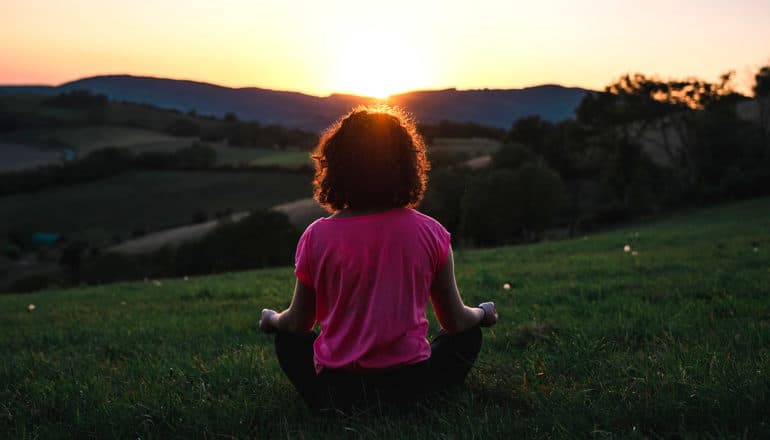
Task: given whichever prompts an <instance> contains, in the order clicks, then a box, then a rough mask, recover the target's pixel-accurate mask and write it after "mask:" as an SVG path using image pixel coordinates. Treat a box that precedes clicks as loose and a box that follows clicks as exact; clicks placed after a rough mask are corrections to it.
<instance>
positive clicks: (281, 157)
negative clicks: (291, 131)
mask: <svg viewBox="0 0 770 440" xmlns="http://www.w3.org/2000/svg"><path fill="white" fill-rule="evenodd" d="M250 164H251V165H257V166H270V165H272V166H277V167H282V168H290V169H298V168H300V167H302V166H303V165H308V166H310V165H312V164H313V162H312V160H311V159H310V153H309V152H307V151H272V152H270V153H267V154H264V155H263V156H261V157H258V158H256V159H254V160H252V161H251V162H250Z"/></svg>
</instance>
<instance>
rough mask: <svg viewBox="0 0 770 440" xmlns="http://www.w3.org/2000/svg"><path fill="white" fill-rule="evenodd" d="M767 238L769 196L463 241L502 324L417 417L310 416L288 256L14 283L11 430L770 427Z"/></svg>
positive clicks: (438, 434)
mask: <svg viewBox="0 0 770 440" xmlns="http://www.w3.org/2000/svg"><path fill="white" fill-rule="evenodd" d="M626 244H629V245H631V246H632V247H633V249H635V250H638V252H639V254H638V256H633V255H631V254H630V253H624V252H623V246H624V245H626ZM755 247H756V251H755V250H754V248H755ZM769 251H770V199H760V200H754V201H748V202H741V203H735V204H732V205H728V206H724V207H717V208H710V209H704V210H700V211H697V212H692V213H688V214H682V215H679V216H676V217H673V218H669V219H666V220H662V221H658V222H653V223H645V224H638V225H634V226H631V227H627V228H622V229H618V230H614V231H611V232H608V233H603V234H597V235H592V236H589V237H587V238H580V239H576V240H570V241H562V242H547V243H541V244H536V245H531V246H520V247H508V248H496V249H486V250H461V251H458V252H457V253H456V261H457V263H456V266H457V276H458V281H459V285H460V287H461V290H462V291H463V295H464V297H465V299H466V302H467V303H470V304H476V303H478V302H480V301H482V300H487V299H491V300H494V301H496V303H497V305H498V309H499V312H500V321H499V324H498V325H497V326H496V327H494V328H492V329H487V330H484V337H485V339H484V346H483V348H482V352H481V354H480V358H479V361H478V367H477V368H475V369H474V370H473V371H472V372H471V374H470V376H469V378H468V380H467V386H466V387H465V388H464V389H463V390H460V391H457V392H452V393H450V394H448V395H446V396H441V397H438V398H436V399H434V400H433V401H430V402H428V403H427V404H425V405H423V406H422V407H421V408H419V410H418V411H416V412H415V413H413V414H406V415H403V414H402V415H398V414H394V413H392V412H391V411H389V410H386V409H385V410H382V411H375V413H373V414H367V415H353V416H344V417H339V418H320V419H319V418H313V417H311V416H310V415H309V413H308V412H307V410H306V409H305V408H304V407H303V405H302V403H301V402H300V400H299V398H298V397H297V395H296V394H295V393H294V391H293V389H292V387H291V385H290V384H289V382H288V381H287V380H286V379H285V378H284V377H283V376H282V374H281V373H280V370H279V367H278V364H277V362H276V359H275V356H274V354H273V350H272V339H271V337H270V336H267V335H263V334H259V333H258V332H257V331H256V323H257V319H258V316H259V311H260V310H261V309H262V308H263V307H265V306H267V307H272V308H281V307H284V306H286V305H287V304H288V302H289V298H290V294H291V287H292V283H293V277H292V271H291V269H290V268H283V269H273V270H261V271H253V272H244V273H233V274H225V275H219V276H211V277H205V278H191V279H190V280H187V281H185V280H161V281H160V282H157V283H155V282H152V281H150V282H147V283H121V284H114V285H110V286H101V287H86V288H81V289H72V290H61V291H56V290H54V291H46V292H40V293H35V294H29V295H7V296H3V297H0V331H2V334H3V337H2V339H0V358H1V359H2V360H3V362H2V363H0V437H8V438H32V437H39V438H49V437H59V436H62V435H67V436H73V437H89V436H93V437H98V438H104V437H119V438H128V437H132V438H136V437H141V438H187V437H206V438H217V437H222V438H231V437H258V438H275V437H288V438H350V437H366V438H370V437H371V438H388V439H390V438H518V437H534V438H551V437H557V438H564V437H598V438H661V437H665V438H670V437H683V438H702V437H736V438H737V437H740V438H768V436H770V426H769V425H768V423H770V421H768V418H767V408H768V407H770V374H768V369H769V368H770V359H769V357H770V352H769V348H770V295H769V294H770V288H768V286H770V258H769V256H770V255H769V254H768V252H769ZM505 282H510V283H511V284H512V286H513V287H512V289H511V290H504V289H503V288H502V285H503V284H504V283H505ZM28 304H35V305H36V306H37V309H36V310H35V311H34V312H31V313H29V312H27V305H28ZM431 320H432V329H431V332H433V331H435V330H436V326H435V321H434V320H433V318H432V314H431Z"/></svg>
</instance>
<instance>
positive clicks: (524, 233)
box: [460, 164, 564, 245]
mask: <svg viewBox="0 0 770 440" xmlns="http://www.w3.org/2000/svg"><path fill="white" fill-rule="evenodd" d="M563 191H564V190H563V187H562V183H561V179H560V178H559V176H558V174H556V173H555V172H554V171H553V170H551V169H550V168H547V167H546V166H544V165H536V164H526V165H524V166H522V167H520V168H519V169H518V170H516V171H511V170H508V169H503V170H495V171H492V172H491V173H489V174H487V175H484V176H479V177H477V178H476V179H474V181H473V182H472V183H471V185H470V188H469V189H468V192H467V193H466V194H465V197H463V199H462V218H461V225H460V230H461V234H462V236H463V238H465V239H466V240H468V241H470V242H471V243H473V244H477V245H497V244H506V243H515V242H520V241H531V240H533V239H537V238H538V236H539V233H540V232H542V231H543V230H544V229H545V228H546V227H547V226H549V224H550V223H551V221H552V220H553V217H554V214H555V213H556V211H557V210H558V209H559V207H560V206H561V204H562V200H563V197H564V196H563Z"/></svg>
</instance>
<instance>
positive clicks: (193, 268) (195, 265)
mask: <svg viewBox="0 0 770 440" xmlns="http://www.w3.org/2000/svg"><path fill="white" fill-rule="evenodd" d="M299 235H300V232H299V230H297V228H296V227H294V226H293V225H292V224H291V223H290V222H289V219H288V217H287V216H286V215H285V214H283V213H279V212H274V211H264V210H259V211H254V212H252V213H251V214H250V215H249V216H248V217H246V218H244V219H242V220H240V221H238V222H226V223H224V224H222V225H221V226H219V227H217V228H216V229H214V230H213V231H211V232H210V233H209V234H207V235H206V236H205V237H203V238H202V239H201V240H199V241H195V242H191V243H185V244H183V245H181V246H180V247H179V249H178V250H177V254H176V264H177V267H176V274H177V275H193V274H206V273H213V272H221V271H229V270H244V269H252V268H257V267H267V266H279V265H286V264H291V263H292V262H293V258H294V250H295V247H296V244H297V241H298V240H299Z"/></svg>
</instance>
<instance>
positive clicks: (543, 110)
mask: <svg viewBox="0 0 770 440" xmlns="http://www.w3.org/2000/svg"><path fill="white" fill-rule="evenodd" d="M73 90H89V91H91V92H92V93H101V94H104V95H107V96H108V97H109V98H110V99H111V100H116V101H128V102H138V103H146V104H151V105H155V106H158V107H163V108H172V109H176V110H179V111H183V112H188V111H191V110H195V111H196V112H197V113H199V114H207V115H214V116H219V117H221V116H223V115H224V114H226V113H233V114H235V115H237V116H238V117H239V118H240V119H244V120H256V121H259V122H260V123H262V124H281V125H284V126H288V127H296V128H302V129H305V130H311V131H318V130H320V129H323V128H324V127H326V126H328V124H329V123H331V122H332V121H334V120H335V119H336V118H338V117H339V116H340V115H342V114H344V113H346V112H348V111H349V110H350V109H351V108H353V107H356V106H358V105H362V104H363V105H365V104H371V103H375V102H387V103H389V104H392V105H398V106H400V107H402V108H404V109H406V110H407V111H409V112H410V113H412V114H413V115H414V116H415V118H416V119H417V120H418V121H419V122H424V123H437V122H439V121H441V120H452V121H456V122H475V123H479V124H483V125H490V126H495V127H500V128H508V127H510V125H511V123H512V122H513V121H515V120H516V119H518V118H521V117H524V116H530V115H538V116H540V117H541V118H543V119H546V120H549V121H559V120H563V119H567V118H570V117H574V110H575V108H576V107H577V105H578V104H579V102H580V100H582V99H583V97H584V96H585V94H586V93H589V92H590V90H587V89H582V88H578V87H564V86H560V85H556V84H543V85H539V86H533V87H526V88H521V89H486V88H485V89H469V90H458V89H456V88H448V89H440V90H416V91H410V92H404V93H399V94H394V95H391V96H390V97H388V98H387V99H386V100H377V99H375V98H371V97H366V96H359V95H353V94H345V93H332V94H330V95H328V96H315V95H309V94H306V93H302V92H296V91H282V90H273V89H265V88H260V87H251V86H249V87H239V88H233V87H227V86H222V85H217V84H211V83H206V82H200V81H193V80H185V79H169V78H159V77H150V76H135V75H127V74H119V75H117V74H116V75H100V76H92V77H87V78H81V79H78V80H75V81H70V82H67V83H64V84H61V85H59V86H41V85H34V86H23V85H22V86H19V85H14V86H0V93H15V94H16V93H28V94H58V93H64V92H70V91H73Z"/></svg>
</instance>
